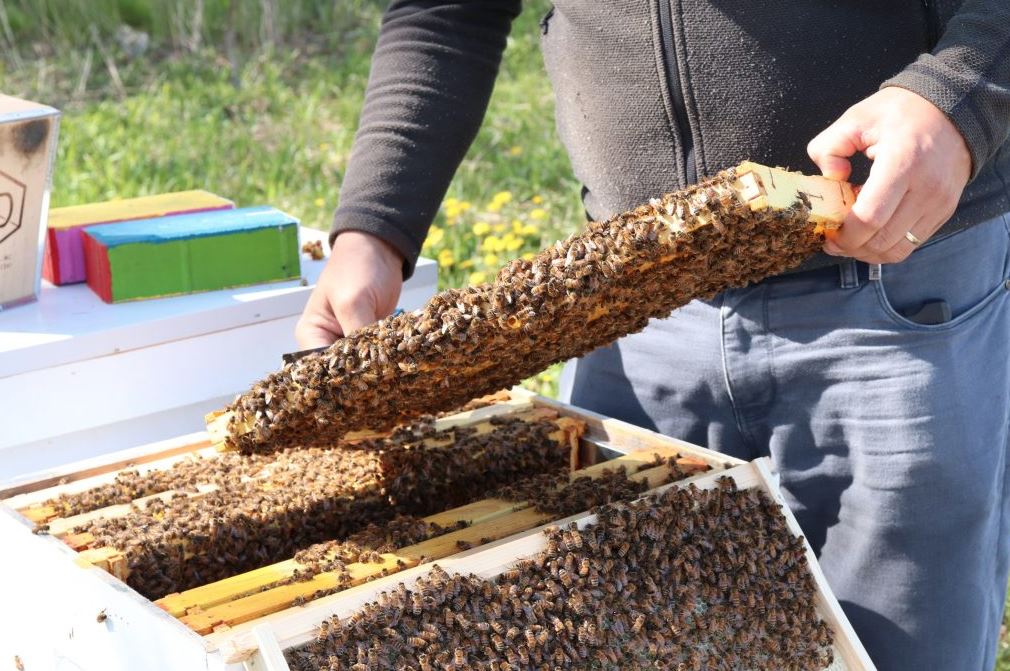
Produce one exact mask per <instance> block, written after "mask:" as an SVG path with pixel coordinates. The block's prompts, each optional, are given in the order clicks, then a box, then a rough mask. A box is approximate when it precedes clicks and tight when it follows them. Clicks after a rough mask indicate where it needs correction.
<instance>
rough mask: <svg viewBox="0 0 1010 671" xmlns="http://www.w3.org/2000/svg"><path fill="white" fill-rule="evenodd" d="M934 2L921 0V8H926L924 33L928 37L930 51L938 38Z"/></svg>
mask: <svg viewBox="0 0 1010 671" xmlns="http://www.w3.org/2000/svg"><path fill="white" fill-rule="evenodd" d="M935 4H936V2H935V0H922V8H923V9H924V10H926V35H927V38H928V39H929V45H928V46H929V49H930V50H931V51H932V49H933V47H935V46H936V43H937V42H938V41H939V39H940V35H939V34H938V33H939V29H938V26H937V17H936V8H935V7H934V5H935Z"/></svg>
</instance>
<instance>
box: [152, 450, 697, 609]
mask: <svg viewBox="0 0 1010 671" xmlns="http://www.w3.org/2000/svg"><path fill="white" fill-rule="evenodd" d="M677 454H679V452H678V451H676V450H674V449H672V448H666V447H664V448H662V449H660V450H647V451H643V452H635V453H631V454H628V455H625V456H623V457H620V458H618V459H614V460H612V461H608V462H603V463H599V464H596V465H594V466H591V467H589V468H586V469H584V470H581V471H578V472H575V473H571V474H570V476H569V477H570V479H571V480H575V479H577V478H580V477H590V478H598V477H600V476H602V475H603V474H604V473H605V472H607V471H613V470H615V469H618V468H621V467H624V468H625V469H626V470H627V471H628V473H629V476H628V477H629V478H632V479H635V480H639V481H644V482H646V483H647V484H648V486H649V487H650V488H651V487H655V486H657V485H658V484H660V483H661V482H663V481H665V480H666V479H667V478H668V477H669V475H670V470H669V468H668V467H666V466H659V467H655V468H651V469H648V470H646V471H641V472H636V471H637V469H638V468H639V467H641V466H642V465H643V464H647V463H649V462H651V461H653V460H654V459H655V458H656V457H657V456H658V457H661V458H667V457H674V456H676V455H677ZM697 468H699V466H698V465H697V464H696V463H695V462H693V461H690V460H689V463H688V470H691V469H695V470H696V469H697ZM531 505H533V503H532V502H529V501H525V502H514V501H504V500H500V499H484V500H481V501H477V502H475V503H471V504H468V505H465V506H461V507H459V508H454V509H452V510H447V511H444V512H441V513H437V514H435V515H431V516H428V517H425V518H424V520H425V521H426V522H429V523H435V524H439V525H441V526H444V527H451V526H454V525H455V524H456V523H457V522H460V521H464V522H467V523H468V524H469V525H470V526H469V527H468V528H466V529H463V530H460V531H462V532H466V533H460V532H453V533H450V534H447V535H444V536H439V537H437V538H436V539H431V540H429V541H426V543H428V546H426V549H423V550H421V551H420V552H419V553H415V554H416V555H417V556H418V557H419V556H420V555H421V554H425V553H426V552H428V553H429V554H428V556H429V557H432V558H437V557H443V556H446V555H448V554H452V553H454V552H457V551H458V550H459V547H458V546H456V541H458V540H463V541H464V542H466V543H468V544H470V545H480V544H482V542H483V541H484V540H485V539H492V540H496V539H498V538H501V536H500V535H495V534H496V533H497V531H498V530H497V528H496V527H495V526H494V524H493V523H494V521H495V520H497V519H499V518H502V517H505V516H508V515H512V514H514V513H516V512H517V511H520V510H523V509H526V508H529V507H530V506H531ZM523 519H525V518H523ZM454 533H455V534H456V535H453V534H454ZM444 538H448V540H446V541H445V542H444V543H443V542H439V541H438V540H437V539H444ZM421 545H424V544H421ZM406 551H407V550H404V551H401V552H397V553H396V554H397V555H399V558H400V559H401V560H403V561H404V563H405V564H409V562H407V556H406V555H404V554H403V553H404V552H406ZM430 552H438V554H437V555H435V554H430ZM391 565H392V567H393V568H397V565H396V559H395V558H394V559H393V560H392V562H391ZM371 566H377V568H376V569H375V573H376V574H377V573H380V572H381V571H382V568H389V567H390V566H389V563H388V562H387V563H384V564H383V565H375V564H373V565H371ZM305 568H306V567H305V566H304V565H302V564H300V563H299V562H297V561H295V560H293V559H289V560H286V561H283V562H278V563H276V564H271V565H270V566H264V567H262V568H259V569H254V570H252V571H247V572H245V573H242V574H240V575H237V576H232V577H230V578H225V579H223V580H219V581H217V582H214V583H209V584H207V585H201V586H199V587H194V588H193V589H190V590H186V591H184V592H180V593H177V594H169V595H167V596H165V597H163V598H161V599H159V600H158V601H157V602H156V603H157V604H158V605H159V606H161V607H162V608H164V609H165V610H167V611H168V612H169V613H171V614H172V615H175V616H177V617H180V616H182V615H184V614H185V613H186V612H187V611H189V610H190V609H192V608H201V609H207V608H211V607H213V606H217V605H219V604H223V603H225V602H227V601H233V600H236V599H240V598H243V597H245V596H248V595H249V594H252V593H253V592H256V591H257V590H259V589H262V588H264V587H266V586H268V585H271V584H274V583H277V582H279V581H282V580H286V579H288V578H290V577H291V576H292V575H293V574H294V571H295V570H304V569H305ZM277 589H280V588H277ZM312 591H315V590H312ZM265 593H266V592H264V594H265ZM310 594H311V592H310ZM279 598H280V600H281V601H282V602H283V605H286V603H287V601H290V599H293V598H295V597H294V596H292V597H290V598H288V597H279ZM285 599H287V601H285ZM211 619H212V618H211ZM201 622H202V621H201ZM228 623H229V624H231V622H230V621H228Z"/></svg>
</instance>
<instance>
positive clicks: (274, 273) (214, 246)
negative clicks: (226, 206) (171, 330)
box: [84, 207, 301, 302]
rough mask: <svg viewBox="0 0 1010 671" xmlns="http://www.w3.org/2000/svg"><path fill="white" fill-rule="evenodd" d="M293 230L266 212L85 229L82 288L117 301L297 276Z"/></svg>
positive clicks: (280, 216) (290, 222)
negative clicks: (84, 276)
mask: <svg viewBox="0 0 1010 671" xmlns="http://www.w3.org/2000/svg"><path fill="white" fill-rule="evenodd" d="M297 226H298V222H297V220H296V219H294V218H293V217H291V216H290V215H287V214H285V213H283V212H281V211H280V210H277V209H275V208H272V207H248V208H239V209H233V210H213V211H209V212H198V213H193V214H180V215H175V216H171V217H157V218H152V219H141V220H137V221H127V222H121V223H116V224H99V225H97V226H89V227H87V228H86V229H85V230H84V261H85V266H86V269H87V281H88V286H89V287H91V288H92V290H93V291H94V292H95V293H96V294H98V295H99V296H100V297H101V298H102V300H104V301H106V302H120V301H128V300H136V299H139V298H152V297H160V296H172V295H178V294H188V293H196V292H201V291H214V290H218V289H224V288H229V287H236V286H243V285H248V284H262V283H264V282H276V281H283V280H288V279H291V278H293V277H299V276H300V274H301V268H300V264H299V257H300V252H299V248H298V228H297Z"/></svg>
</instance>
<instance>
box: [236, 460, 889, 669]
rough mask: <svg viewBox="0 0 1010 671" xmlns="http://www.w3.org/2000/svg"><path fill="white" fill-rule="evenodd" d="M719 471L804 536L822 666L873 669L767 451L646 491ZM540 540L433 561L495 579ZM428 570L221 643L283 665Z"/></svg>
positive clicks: (530, 537) (702, 483)
mask: <svg viewBox="0 0 1010 671" xmlns="http://www.w3.org/2000/svg"><path fill="white" fill-rule="evenodd" d="M723 476H728V477H731V478H733V480H734V481H735V482H736V485H737V487H738V488H739V489H751V488H755V489H758V490H760V491H762V492H764V493H765V494H766V495H768V496H769V497H770V498H771V499H772V500H773V501H775V502H776V503H778V504H779V505H780V506H782V514H783V515H784V516H785V519H786V523H787V525H788V528H789V530H790V531H791V532H792V533H793V535H794V536H796V537H798V538H801V539H802V540H803V544H804V546H805V547H806V557H807V562H808V565H809V570H810V573H811V575H812V577H813V579H814V583H815V585H816V589H817V594H816V597H815V608H816V610H817V613H818V614H819V615H820V617H821V618H822V619H823V620H824V621H825V622H826V623H827V624H828V626H829V627H830V628H831V630H832V632H833V633H834V639H835V641H834V662H833V663H832V665H831V666H830V667H828V669H829V671H875V670H876V666H875V665H874V664H873V661H872V660H871V659H870V657H869V655H868V654H867V652H866V649H865V648H864V647H863V645H862V643H860V641H859V639H858V638H857V636H856V634H855V631H854V630H853V629H852V625H851V624H850V623H849V621H848V618H847V617H846V616H845V613H844V612H843V611H842V608H841V606H840V605H839V603H838V600H837V599H836V598H835V597H834V595H833V594H832V592H831V589H830V587H829V586H828V584H827V580H826V579H825V577H824V573H823V572H822V571H821V569H820V566H819V565H818V563H817V558H816V556H815V555H814V552H813V549H812V548H811V547H810V544H809V543H808V542H807V541H806V538H805V537H804V536H803V532H802V531H801V529H800V526H799V524H798V523H797V521H796V518H795V517H794V516H793V514H792V512H790V510H789V508H788V507H787V506H786V503H785V499H784V498H783V496H782V493H781V491H780V490H779V488H778V484H777V478H776V476H775V475H773V474H772V472H771V462H770V461H769V460H768V458H766V457H762V458H760V459H757V460H755V461H753V462H750V463H745V464H741V465H738V466H735V467H733V468H730V469H728V470H724V471H716V472H709V473H703V474H701V475H696V476H694V477H691V478H687V479H685V480H680V481H678V482H674V483H672V484H668V485H664V486H660V487H657V488H654V489H652V490H650V491H649V492H647V493H646V494H645V495H652V494H658V493H660V492H663V491H665V490H666V489H669V488H670V487H686V486H688V485H694V486H696V487H698V488H700V489H713V488H716V487H717V486H718V484H717V480H718V479H719V478H720V477H723ZM643 496H644V495H643ZM595 521H596V516H595V515H593V514H589V513H584V514H581V515H573V516H571V517H568V518H565V519H563V520H560V521H556V522H553V523H552V524H554V525H558V526H562V525H566V524H568V523H571V522H575V523H576V524H578V526H579V528H584V527H586V526H587V525H590V524H593V523H595ZM544 539H545V536H544V534H543V527H541V528H537V529H533V530H530V531H527V532H524V533H521V534H517V535H515V536H512V537H510V538H507V539H503V540H501V541H498V542H496V543H492V544H490V545H487V546H484V547H481V548H476V549H473V550H470V551H467V552H463V553H459V554H456V555H454V556H452V557H449V558H447V559H445V560H443V561H440V562H439V566H441V567H442V568H443V569H445V570H446V571H447V572H448V573H450V574H453V573H458V574H462V575H468V574H474V575H476V576H477V577H479V578H494V577H496V576H498V575H500V574H502V573H504V572H505V571H507V570H508V569H509V568H510V567H512V566H513V565H514V564H515V563H516V562H517V561H519V560H522V559H526V558H529V557H532V556H533V555H535V554H537V553H538V552H541V551H542V550H544V548H545V540H544ZM429 570H430V567H426V566H419V567H414V568H411V569H408V570H406V571H404V572H402V573H399V574H397V575H394V576H389V577H387V578H382V579H379V580H376V581H374V582H370V583H367V584H364V585H360V586H357V587H352V588H350V589H347V590H345V591H343V592H340V593H338V594H334V595H332V596H329V597H325V598H323V599H321V600H320V602H319V603H318V604H317V605H316V607H315V608H314V609H313V610H312V611H311V612H298V611H296V610H293V611H288V612H285V613H282V614H278V615H276V616H271V617H268V618H264V619H263V620H260V621H258V622H256V623H254V625H253V626H249V627H245V628H243V629H242V630H236V631H234V632H231V634H230V635H229V636H228V638H227V639H226V640H225V642H224V643H223V645H225V646H226V648H227V650H228V655H230V656H231V657H232V658H236V659H238V658H248V668H249V669H265V670H267V671H290V669H289V667H288V664H287V661H286V660H285V658H284V654H283V651H284V650H287V649H290V648H293V647H296V646H299V645H302V644H304V643H307V642H309V641H311V640H312V639H313V638H314V636H315V633H316V630H317V627H318V625H319V623H320V622H321V621H322V620H324V619H326V618H329V617H332V616H333V615H337V616H339V617H340V618H341V619H345V618H349V617H350V616H351V615H352V614H353V613H355V612H356V611H358V610H359V609H360V608H361V607H362V606H364V605H365V604H367V603H369V602H372V601H375V600H376V599H377V598H378V595H379V593H380V592H383V591H392V590H393V589H394V588H395V587H396V585H397V583H400V582H404V583H407V585H408V588H409V586H410V585H411V584H412V581H414V580H417V579H418V578H420V577H422V576H424V575H425V574H427V572H428V571H429ZM250 655H251V657H250Z"/></svg>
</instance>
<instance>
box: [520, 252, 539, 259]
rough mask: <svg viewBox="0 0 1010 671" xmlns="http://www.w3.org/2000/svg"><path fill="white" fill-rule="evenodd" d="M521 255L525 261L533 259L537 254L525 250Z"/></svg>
mask: <svg viewBox="0 0 1010 671" xmlns="http://www.w3.org/2000/svg"><path fill="white" fill-rule="evenodd" d="M522 257H523V259H525V260H527V261H532V260H533V259H535V258H537V255H536V254H534V253H533V252H526V253H525V254H523V256H522Z"/></svg>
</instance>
